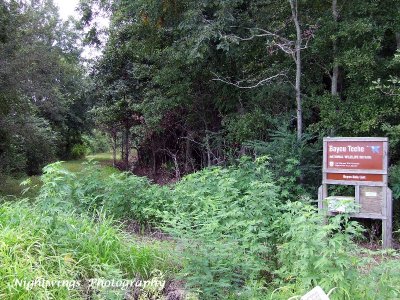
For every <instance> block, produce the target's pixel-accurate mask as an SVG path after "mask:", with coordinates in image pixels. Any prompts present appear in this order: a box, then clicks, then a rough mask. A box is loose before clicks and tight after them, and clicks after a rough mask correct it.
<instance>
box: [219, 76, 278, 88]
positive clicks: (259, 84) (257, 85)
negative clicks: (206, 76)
mask: <svg viewBox="0 0 400 300" xmlns="http://www.w3.org/2000/svg"><path fill="white" fill-rule="evenodd" d="M213 74H214V75H215V76H216V78H213V79H212V80H213V81H220V82H223V83H226V84H229V85H233V86H235V87H237V88H239V89H254V88H256V87H259V86H261V85H264V84H267V83H269V82H271V81H272V80H274V79H275V78H278V77H282V76H283V77H286V74H284V73H278V74H275V75H273V76H270V77H268V78H264V79H262V80H260V81H258V82H256V83H255V84H252V85H245V86H244V85H241V83H242V82H244V81H245V80H240V81H236V82H233V81H230V80H229V79H226V78H222V77H221V76H219V75H217V74H215V73H213ZM247 81H249V80H247ZM252 81H254V80H252Z"/></svg>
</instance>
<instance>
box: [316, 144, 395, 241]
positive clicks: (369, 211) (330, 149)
mask: <svg viewBox="0 0 400 300" xmlns="http://www.w3.org/2000/svg"><path fill="white" fill-rule="evenodd" d="M328 185H353V186H354V187H355V195H352V196H350V198H352V199H354V201H353V202H354V205H353V204H352V203H347V202H349V201H348V200H346V199H350V198H349V195H344V196H345V197H343V196H342V197H340V196H339V197H338V196H335V197H328ZM345 200H346V201H347V202H346V201H345ZM342 202H343V203H342ZM344 202H346V203H344ZM318 207H319V209H320V211H326V213H327V214H328V215H333V214H336V213H342V212H346V213H348V212H349V211H351V213H350V215H351V216H352V217H355V218H368V219H380V220H382V240H383V247H384V248H388V247H390V246H391V242H392V191H391V190H390V189H389V188H388V139H387V138H371V137H365V138H362V137H352V138H346V137H336V138H324V141H323V167H322V186H321V187H320V189H319V195H318ZM354 208H355V209H354Z"/></svg>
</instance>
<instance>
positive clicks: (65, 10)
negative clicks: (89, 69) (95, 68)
mask: <svg viewBox="0 0 400 300" xmlns="http://www.w3.org/2000/svg"><path fill="white" fill-rule="evenodd" d="M53 1H54V4H55V5H57V6H58V10H59V13H60V17H61V19H63V20H64V21H66V20H68V18H69V17H70V16H73V17H74V18H76V19H79V18H80V15H79V13H78V12H77V11H76V10H75V9H76V7H77V6H78V4H79V0H53ZM96 22H98V23H99V25H100V26H101V27H107V26H108V20H107V19H105V18H103V17H98V18H97V20H96ZM100 55H101V51H99V50H98V49H95V48H93V47H89V46H85V47H84V50H83V53H82V57H83V58H86V59H90V58H96V57H98V56H100Z"/></svg>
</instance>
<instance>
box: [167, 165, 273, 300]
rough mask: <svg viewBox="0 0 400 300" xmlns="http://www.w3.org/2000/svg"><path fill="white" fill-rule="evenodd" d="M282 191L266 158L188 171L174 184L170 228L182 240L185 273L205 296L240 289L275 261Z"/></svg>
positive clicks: (223, 296) (225, 294) (219, 295)
mask: <svg viewBox="0 0 400 300" xmlns="http://www.w3.org/2000/svg"><path fill="white" fill-rule="evenodd" d="M277 192H278V189H277V187H276V186H275V185H274V183H273V181H272V175H271V173H270V172H269V171H268V170H267V169H266V162H265V159H263V158H260V159H258V160H257V161H256V162H252V161H251V160H249V159H248V158H243V159H242V161H241V163H240V164H239V165H238V166H231V167H229V168H225V169H223V168H212V169H206V170H203V171H200V172H197V173H195V174H191V175H188V176H186V177H185V178H184V179H183V180H182V181H181V182H179V183H178V184H177V185H176V186H175V187H174V188H173V189H172V191H171V193H172V198H173V203H172V206H171V207H170V208H169V209H168V210H167V212H166V213H165V215H164V220H165V221H166V223H167V224H168V225H167V226H166V227H165V230H167V231H168V232H169V233H171V234H173V235H174V236H176V237H178V238H179V240H180V241H182V243H183V245H184V246H183V247H184V250H185V263H184V264H183V270H182V273H183V274H185V281H186V283H187V285H188V286H189V287H190V288H192V289H195V290H197V289H199V290H201V293H202V298H203V299H226V297H229V296H231V295H236V294H237V293H239V292H241V291H242V290H243V289H244V288H245V287H246V285H247V284H249V283H250V282H252V281H254V280H258V279H260V277H261V274H262V273H265V272H268V270H270V269H271V268H274V267H275V266H274V259H273V256H274V253H275V250H276V249H275V246H274V245H275V242H274V239H275V238H276V236H275V234H274V232H272V231H271V230H270V228H271V225H272V224H273V222H274V219H275V217H276V213H277V205H278V199H277V196H278V193H277Z"/></svg>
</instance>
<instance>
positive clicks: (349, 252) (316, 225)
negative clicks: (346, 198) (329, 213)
mask: <svg viewBox="0 0 400 300" xmlns="http://www.w3.org/2000/svg"><path fill="white" fill-rule="evenodd" d="M284 209H285V211H286V212H285V213H283V214H282V215H281V216H280V218H279V219H278V220H277V222H276V224H275V226H277V227H276V229H275V230H279V231H282V228H283V235H282V239H281V241H280V243H281V245H280V247H279V255H278V257H279V264H280V267H279V269H278V270H277V271H276V274H277V275H278V276H279V277H278V283H279V286H286V287H288V285H293V287H292V289H294V290H297V291H302V292H303V293H305V292H307V290H310V289H312V288H313V287H314V286H316V285H320V286H321V287H323V288H324V290H326V291H329V290H330V289H331V288H333V287H337V288H338V292H337V293H336V294H341V295H343V296H345V295H346V294H347V295H349V294H351V288H352V284H354V282H356V281H357V275H358V272H357V267H358V266H359V264H360V260H359V259H358V258H357V257H356V254H357V251H356V246H355V244H353V242H352V238H354V236H355V235H356V236H358V235H359V234H360V233H361V227H360V225H358V224H357V223H356V222H351V221H349V219H348V217H347V216H342V215H337V216H335V217H333V218H331V219H329V221H328V223H326V224H324V222H325V221H324V217H323V216H322V215H320V214H318V213H317V210H316V208H315V207H313V206H311V205H307V204H303V203H301V202H295V203H289V204H288V205H287V206H286V207H285V208H284ZM339 298H340V297H339ZM333 299H335V298H333Z"/></svg>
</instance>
